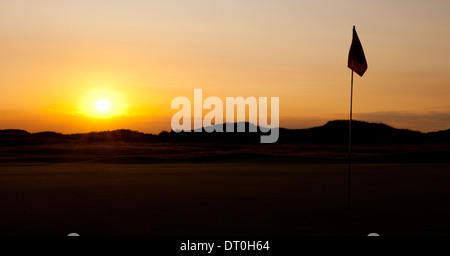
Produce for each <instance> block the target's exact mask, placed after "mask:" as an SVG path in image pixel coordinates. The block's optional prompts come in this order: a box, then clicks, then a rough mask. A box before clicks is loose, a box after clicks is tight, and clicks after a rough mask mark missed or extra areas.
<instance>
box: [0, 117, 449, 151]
mask: <svg viewBox="0 0 450 256" xmlns="http://www.w3.org/2000/svg"><path fill="white" fill-rule="evenodd" d="M226 125H227V124H220V125H215V126H214V127H216V128H217V127H220V126H222V128H223V131H226ZM230 125H233V126H234V130H235V131H237V126H238V124H237V123H234V124H230ZM244 125H245V131H246V132H233V133H228V132H212V133H207V132H206V131H205V128H203V129H202V132H195V131H191V132H179V133H176V132H174V131H171V132H166V131H164V132H161V133H159V134H158V135H154V134H146V133H142V132H138V131H132V130H126V129H121V130H114V131H103V132H90V133H84V134H69V135H64V134H61V133H56V132H38V133H29V132H27V131H24V130H14V129H8V130H0V145H1V146H13V145H41V144H55V143H85V144H91V143H153V142H192V143H198V142H203V143H225V144H229V143H232V144H259V142H260V136H261V135H263V134H264V133H261V131H260V129H259V127H256V126H255V125H253V124H249V123H244ZM249 128H252V129H256V130H257V132H248V131H249ZM449 142H450V129H449V130H445V131H438V132H430V133H422V132H418V131H411V130H407V129H396V128H393V127H391V126H388V125H385V124H382V123H368V122H363V121H353V122H352V143H353V144H355V145H357V144H423V143H449ZM277 143H279V144H289V143H296V144H298V143H300V144H336V145H345V144H348V120H336V121H329V122H328V123H326V124H325V125H323V126H319V127H313V128H308V129H285V128H280V130H279V140H278V142H277Z"/></svg>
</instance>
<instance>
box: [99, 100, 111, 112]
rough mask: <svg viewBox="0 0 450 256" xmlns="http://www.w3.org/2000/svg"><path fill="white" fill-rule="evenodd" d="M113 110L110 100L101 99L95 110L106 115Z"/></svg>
mask: <svg viewBox="0 0 450 256" xmlns="http://www.w3.org/2000/svg"><path fill="white" fill-rule="evenodd" d="M110 108H111V102H109V100H105V99H100V100H98V101H96V102H95V109H96V110H97V111H98V112H100V113H106V112H107V111H108V110H110Z"/></svg>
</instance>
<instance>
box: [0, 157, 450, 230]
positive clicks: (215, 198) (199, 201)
mask: <svg viewBox="0 0 450 256" xmlns="http://www.w3.org/2000/svg"><path fill="white" fill-rule="evenodd" d="M449 181H450V164H448V163H438V164H433V163H390V164H374V163H364V164H355V165H354V166H353V172H352V208H351V209H346V203H347V201H346V199H347V166H346V164H345V163H327V164H320V163H309V164H305V163H266V162H262V163H258V162H255V161H253V162H241V163H223V162H214V163H163V164H161V163H159V164H158V163H156V164H155V163H150V164H126V163H120V164H113V163H99V162H90V161H84V162H83V161H81V162H69V163H41V164H39V163H31V162H30V161H25V162H22V163H21V162H17V161H15V162H14V161H12V162H11V161H9V162H8V161H6V162H4V163H1V165H0V184H1V185H0V202H1V211H0V235H58V236H65V235H67V234H68V233H71V232H77V233H79V234H81V235H84V236H86V235H155V236H160V235H363V236H364V235H367V234H368V233H371V232H377V233H380V234H381V235H447V234H448V233H449V232H450V220H449V216H450V200H449V199H450V186H449V184H450V183H449Z"/></svg>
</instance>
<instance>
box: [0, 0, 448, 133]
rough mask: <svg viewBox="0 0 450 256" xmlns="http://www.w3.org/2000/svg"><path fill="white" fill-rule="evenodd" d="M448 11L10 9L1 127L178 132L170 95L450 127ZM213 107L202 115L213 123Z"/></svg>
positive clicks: (377, 4)
mask: <svg viewBox="0 0 450 256" xmlns="http://www.w3.org/2000/svg"><path fill="white" fill-rule="evenodd" d="M449 13H450V1H448V0H439V1H438V0H434V1H433V0H432V1H422V0H421V1H418V0H410V1H406V0H401V1H400V0H398V1H392V0H389V1H387V0H377V1H361V0H358V1H356V0H355V1H331V0H330V1H312V0H311V1H301V0H297V1H294V0H289V1H288V0H276V1H275V0H272V1H265V0H246V1H242V0H239V1H237V0H227V1H207V0H204V1H198V0H196V1H187V0H178V1H172V0H168V1H149V0H130V1H125V0H120V1H119V0H89V1H87V0H76V1H72V0H71V1H60V0H58V1H57V0H41V1H34V0H28V1H25V0H14V1H1V2H0V129H10V128H15V129H24V130H27V131H30V132H38V131H57V132H62V133H75V132H88V131H99V130H112V129H120V128H126V129H132V130H139V131H143V132H151V133H159V132H160V131H162V130H170V121H171V118H172V116H173V114H174V113H175V112H177V111H176V110H172V109H171V108H170V106H171V102H172V99H174V98H175V97H177V96H186V97H188V98H191V99H193V92H194V89H195V88H201V89H203V98H206V97H208V96H217V97H219V98H222V99H223V101H224V102H225V97H232V96H243V97H248V96H255V97H259V96H261V97H280V126H281V127H287V128H305V127H311V126H316V125H322V124H324V123H325V122H326V121H328V120H334V119H348V115H349V101H350V75H351V71H350V69H348V68H347V57H348V51H349V48H350V43H351V39H352V27H353V25H356V30H357V32H358V35H359V38H360V40H361V42H362V45H363V47H364V51H365V54H366V58H367V62H368V66H369V68H368V70H367V72H366V73H365V74H364V76H363V77H362V78H361V77H359V76H355V87H354V105H353V112H354V118H355V119H358V120H364V121H372V122H383V123H387V124H389V125H393V126H395V127H398V128H410V129H414V130H420V131H435V130H442V129H448V128H450V101H449V99H450V15H448V14H449ZM206 112H207V111H206V110H205V111H204V114H206Z"/></svg>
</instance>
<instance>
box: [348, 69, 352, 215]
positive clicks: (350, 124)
mask: <svg viewBox="0 0 450 256" xmlns="http://www.w3.org/2000/svg"><path fill="white" fill-rule="evenodd" d="M352 108H353V70H352V82H351V91H350V119H349V123H348V174H347V177H348V181H347V185H348V187H347V208H348V209H350V171H351V168H352Z"/></svg>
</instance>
